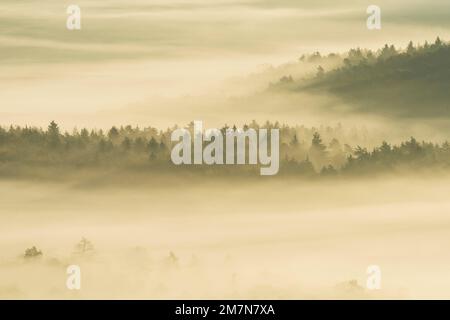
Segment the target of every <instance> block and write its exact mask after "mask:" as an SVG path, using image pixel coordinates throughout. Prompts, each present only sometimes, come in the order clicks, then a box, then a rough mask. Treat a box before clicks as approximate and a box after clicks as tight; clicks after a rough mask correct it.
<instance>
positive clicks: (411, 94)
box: [277, 38, 450, 118]
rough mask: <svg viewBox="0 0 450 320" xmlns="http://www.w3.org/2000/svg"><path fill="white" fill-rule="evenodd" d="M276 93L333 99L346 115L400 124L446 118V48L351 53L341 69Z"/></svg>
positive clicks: (449, 53)
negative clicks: (374, 116)
mask: <svg viewBox="0 0 450 320" xmlns="http://www.w3.org/2000/svg"><path fill="white" fill-rule="evenodd" d="M277 87H278V88H283V87H284V88H285V89H289V90H294V91H308V92H315V93H317V94H332V95H334V96H337V97H340V98H342V100H343V102H344V103H346V104H347V105H350V106H352V108H351V109H350V110H351V111H358V112H371V113H377V114H382V115H387V116H398V117H402V118H415V117H426V118H430V117H450V45H449V44H448V43H446V42H443V41H442V40H441V39H439V38H437V39H436V41H435V42H434V43H433V44H431V45H430V44H428V43H425V44H424V45H420V46H414V45H413V43H412V42H410V43H409V45H408V47H407V48H406V49H405V50H398V49H396V48H395V47H394V46H393V45H391V46H389V45H385V46H384V47H383V48H382V49H380V50H378V51H377V52H373V51H371V50H364V49H359V48H358V49H352V50H350V51H349V52H348V54H347V55H346V56H345V58H344V60H343V64H342V66H340V67H338V68H336V69H333V70H324V68H322V67H321V66H319V67H318V69H317V74H316V76H315V77H313V78H310V79H307V80H297V81H291V82H290V83H287V82H286V81H285V79H283V80H282V81H280V83H278V84H277Z"/></svg>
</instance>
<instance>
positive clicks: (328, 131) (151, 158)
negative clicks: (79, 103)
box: [0, 121, 450, 176]
mask: <svg viewBox="0 0 450 320" xmlns="http://www.w3.org/2000/svg"><path fill="white" fill-rule="evenodd" d="M192 127H193V124H192V123H190V124H189V125H188V126H187V127H186V128H187V129H189V130H191V129H192ZM175 128H177V127H173V128H168V129H166V130H164V131H163V130H157V129H156V128H153V127H147V128H139V127H132V126H122V127H115V126H114V127H112V128H111V129H109V130H107V131H103V130H88V129H85V128H84V129H81V130H77V129H74V130H73V132H71V133H69V132H62V131H61V130H60V128H59V126H58V125H57V124H56V123H55V122H54V121H52V122H51V123H50V124H49V126H48V127H47V129H46V130H44V129H42V128H37V127H19V126H10V127H9V128H4V127H0V175H7V174H11V172H10V169H11V168H16V169H17V170H19V171H20V169H21V168H28V169H33V168H46V169H48V170H52V168H54V167H64V168H66V169H67V170H70V168H72V169H77V168H93V169H96V168H102V167H106V168H111V167H112V168H120V169H124V170H126V169H138V170H143V171H149V172H152V170H154V171H155V172H162V171H164V170H173V169H177V170H188V171H189V170H191V171H196V172H202V173H209V172H215V173H220V172H229V171H233V172H236V173H239V174H243V173H252V172H253V171H256V170H257V168H256V167H254V166H251V165H246V166H231V167H233V168H231V167H230V166H220V165H216V166H208V165H201V166H190V167H189V166H188V167H189V168H188V167H186V166H179V167H177V166H175V165H174V164H173V163H172V162H171V159H170V152H171V149H172V146H173V144H174V143H172V142H171V141H170V136H171V132H172V131H173V130H174V129H175ZM228 128H229V127H228V126H224V127H223V128H222V129H221V130H223V131H225V130H226V129H228ZM233 128H236V127H235V126H233ZM248 128H253V129H256V130H257V129H259V128H266V129H272V128H278V129H279V132H280V174H281V175H309V176H316V175H326V176H329V175H347V174H365V173H376V172H386V171H393V170H404V169H412V170H416V169H443V170H448V169H450V144H449V142H447V141H446V142H444V143H440V144H439V143H432V142H425V141H422V142H419V141H417V140H416V139H415V138H410V139H409V140H407V141H404V142H402V143H400V144H398V145H392V144H389V143H388V142H382V143H381V145H378V146H376V147H373V148H371V149H368V147H367V146H365V144H364V143H366V144H367V142H368V141H369V138H368V136H369V135H370V134H369V133H368V131H367V130H364V129H355V128H353V129H348V130H347V129H345V128H343V126H342V125H337V126H335V127H320V128H314V127H313V128H307V127H305V126H288V125H285V124H283V125H280V124H279V123H278V122H275V123H271V122H266V123H265V124H264V125H259V124H258V123H256V122H255V121H253V122H252V123H250V124H248V125H245V126H244V127H243V129H244V130H246V129H248Z"/></svg>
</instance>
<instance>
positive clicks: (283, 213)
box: [0, 177, 450, 299]
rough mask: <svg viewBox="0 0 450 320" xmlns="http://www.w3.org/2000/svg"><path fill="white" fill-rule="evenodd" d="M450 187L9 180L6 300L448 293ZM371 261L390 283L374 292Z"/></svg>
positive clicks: (3, 186) (2, 269)
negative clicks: (74, 276)
mask: <svg viewBox="0 0 450 320" xmlns="http://www.w3.org/2000/svg"><path fill="white" fill-rule="evenodd" d="M449 182H450V178H448V177H441V178H427V179H425V178H419V177H416V178H411V177H402V178H378V179H357V180H338V181H333V180H322V181H316V182H312V181H302V180H300V179H299V180H297V181H294V180H292V181H274V180H267V181H263V180H257V181H251V182H248V183H242V182H239V183H233V182H232V181H231V182H223V181H222V182H219V181H215V182H207V181H205V182H204V183H198V181H197V182H192V183H189V182H186V181H174V183H173V184H159V183H158V182H157V181H155V183H153V182H152V181H150V182H149V184H148V185H145V186H144V185H138V186H135V187H131V186H130V185H127V187H126V188H124V187H122V188H119V187H105V186H103V187H98V188H89V189H85V188H83V187H80V186H79V185H77V187H73V186H72V185H69V184H62V183H53V184H51V183H42V182H6V181H3V182H1V183H0V192H1V194H2V197H1V198H2V200H1V201H0V297H1V298H24V299H34V298H63V299H66V298H70V299H72V298H73V299H78V298H138V299H147V298H350V297H356V298H448V297H449V296H450V277H449V271H448V268H447V266H448V263H449V262H450V251H449V250H448V248H447V247H448V246H447V244H448V243H450V236H449V232H448V231H449V230H450V201H449V200H448V194H449V191H450V190H449V189H450V188H449V185H450V184H449ZM83 237H85V238H87V239H88V240H89V241H90V242H92V244H93V246H94V249H93V250H86V251H85V252H84V253H83V252H80V251H79V250H77V249H76V248H75V245H76V244H77V243H78V242H79V241H80V240H81V239H82V238H83ZM33 246H36V247H37V249H38V250H42V253H43V254H42V255H40V256H37V257H28V258H25V257H24V253H25V250H26V249H27V248H31V247H33ZM73 264H76V265H79V266H80V267H81V275H82V277H81V290H79V291H73V290H72V291H71V290H68V289H67V288H66V279H67V275H66V268H67V266H69V265H73ZM369 265H378V266H380V268H381V272H382V278H381V280H382V289H381V290H376V291H369V290H367V289H366V288H365V284H366V279H367V274H366V269H367V267H368V266H369ZM352 280H356V281H357V283H355V282H351V281H352Z"/></svg>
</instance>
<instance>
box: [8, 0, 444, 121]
mask: <svg viewBox="0 0 450 320" xmlns="http://www.w3.org/2000/svg"><path fill="white" fill-rule="evenodd" d="M72 4H76V5H78V6H79V7H80V8H81V25H82V29H81V30H72V31H70V30H67V28H66V19H67V16H68V15H67V13H66V9H67V7H68V6H69V5H72ZM370 4H373V3H371V2H367V1H359V0H344V1H339V2H337V1H330V0H325V1H314V0H307V1H293V0H277V1H269V0H215V1H210V0H151V1H144V0H101V1H100V0H70V1H61V0H42V1H32V0H21V1H17V0H2V1H1V3H0V98H1V100H0V119H1V120H0V124H2V125H9V124H12V123H13V124H21V125H24V124H31V125H44V124H45V123H48V122H49V119H50V118H56V119H57V120H60V122H62V123H65V124H66V125H67V126H75V125H77V124H78V125H89V126H95V125H96V124H97V125H99V126H102V125H103V124H102V122H101V121H100V117H102V116H101V115H100V114H102V115H105V114H108V113H109V112H114V110H126V109H127V108H132V107H135V106H142V105H147V106H148V110H149V112H154V113H155V116H157V115H158V114H160V113H161V112H162V110H163V109H164V107H162V106H161V105H160V104H158V103H156V101H160V100H158V99H160V98H161V97H179V96H184V95H204V94H206V93H207V92H212V91H214V92H218V91H220V90H221V89H220V88H221V87H220V86H221V83H222V82H223V81H224V79H228V78H230V77H233V76H238V75H244V74H248V73H250V72H253V71H255V70H258V68H259V67H260V66H261V65H263V64H272V65H278V64H281V63H284V62H288V61H294V60H296V59H298V57H299V56H300V55H301V54H303V53H311V52H314V51H320V52H334V51H337V52H344V51H346V50H348V49H349V48H352V47H367V48H378V47H380V46H382V45H383V44H384V43H394V44H396V45H398V46H401V47H405V46H406V44H407V42H408V41H409V40H413V41H414V42H422V43H423V42H424V41H425V40H428V41H433V40H434V39H435V38H436V36H438V35H439V36H441V37H442V38H443V39H449V35H450V19H449V18H450V10H449V9H450V2H449V1H446V0H433V1H425V0H423V1H418V0H413V1H405V0H400V1H395V3H393V1H386V0H382V1H378V3H376V4H377V5H379V6H380V8H381V15H382V28H381V30H378V31H373V30H372V31H370V30H368V29H367V27H366V19H367V17H368V15H367V13H366V9H367V7H368V6H369V5H370ZM157 104H158V106H155V105H157ZM212 108H213V107H212ZM156 118H158V117H156ZM168 118H169V115H168V114H166V115H165V119H166V121H165V122H164V121H162V120H161V117H160V118H159V120H156V121H158V122H161V125H166V124H167V123H168V122H170V120H169V119H168ZM119 120H120V118H119V119H116V121H119ZM108 121H109V120H108ZM109 122H110V121H109ZM163 122H164V123H163ZM174 122H175V118H174ZM108 124H109V123H108ZM105 125H106V123H105Z"/></svg>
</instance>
